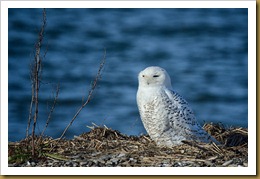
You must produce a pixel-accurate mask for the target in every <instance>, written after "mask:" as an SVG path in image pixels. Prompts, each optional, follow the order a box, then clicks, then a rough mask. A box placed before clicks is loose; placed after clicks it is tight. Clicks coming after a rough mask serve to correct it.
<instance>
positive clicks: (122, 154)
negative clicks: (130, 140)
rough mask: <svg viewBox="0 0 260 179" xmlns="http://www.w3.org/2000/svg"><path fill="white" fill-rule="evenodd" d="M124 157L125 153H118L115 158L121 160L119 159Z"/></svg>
mask: <svg viewBox="0 0 260 179" xmlns="http://www.w3.org/2000/svg"><path fill="white" fill-rule="evenodd" d="M124 156H125V153H120V154H119V155H118V156H117V157H119V158H121V157H124Z"/></svg>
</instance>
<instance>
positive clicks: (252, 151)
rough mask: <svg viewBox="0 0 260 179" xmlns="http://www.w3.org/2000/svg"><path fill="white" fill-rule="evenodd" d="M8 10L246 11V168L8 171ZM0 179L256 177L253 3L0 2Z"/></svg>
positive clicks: (45, 169)
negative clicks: (22, 178)
mask: <svg viewBox="0 0 260 179" xmlns="http://www.w3.org/2000/svg"><path fill="white" fill-rule="evenodd" d="M8 8H247V9H248V131H249V132H248V140H249V149H248V167H244V168H241V167H228V168H226V167H207V168H205V167H199V168H193V167H190V168H186V167H180V168H178V169H177V168H174V167H165V168H160V167H132V168H130V167H109V168H108V167H101V168H100V167H99V168H98V167H66V168H65V169H64V167H59V168H58V167H57V168H56V167H55V168H51V167H34V168H31V167H8ZM1 175H256V1H254V0H249V1H248V0H244V1H241V0H240V1H239V0H238V1H62V2H61V1H9V0H8V1H1Z"/></svg>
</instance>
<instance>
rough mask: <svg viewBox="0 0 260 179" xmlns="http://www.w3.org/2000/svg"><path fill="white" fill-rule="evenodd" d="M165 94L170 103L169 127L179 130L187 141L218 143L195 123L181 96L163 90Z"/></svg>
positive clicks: (192, 114)
mask: <svg viewBox="0 0 260 179" xmlns="http://www.w3.org/2000/svg"><path fill="white" fill-rule="evenodd" d="M165 93H166V94H167V96H168V97H169V101H170V103H169V105H170V106H169V107H170V108H171V114H170V115H169V126H170V127H171V128H174V130H177V131H178V130H179V131H180V133H181V134H184V135H185V138H186V139H187V140H195V141H199V142H206V143H208V142H211V141H213V142H215V143H218V142H217V141H216V139H214V138H213V137H211V136H210V135H209V134H208V133H207V132H206V131H205V130H204V129H203V128H202V127H201V125H200V124H199V123H198V122H197V120H196V117H195V115H194V113H193V111H192V109H191V108H190V107H189V104H188V102H187V101H186V100H185V99H184V98H183V97H182V96H181V95H179V94H178V93H176V92H174V91H172V90H168V89H166V90H165Z"/></svg>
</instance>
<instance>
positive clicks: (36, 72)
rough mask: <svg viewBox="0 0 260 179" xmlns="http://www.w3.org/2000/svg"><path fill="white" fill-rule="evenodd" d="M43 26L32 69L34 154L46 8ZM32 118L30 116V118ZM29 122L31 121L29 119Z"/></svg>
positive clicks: (44, 15)
mask: <svg viewBox="0 0 260 179" xmlns="http://www.w3.org/2000/svg"><path fill="white" fill-rule="evenodd" d="M42 17H43V19H42V26H41V29H40V32H39V34H38V40H37V42H36V44H35V56H34V66H33V71H32V77H33V78H32V79H33V80H32V83H33V85H32V91H33V92H32V95H33V97H32V98H33V104H34V116H33V126H32V156H34V155H35V141H34V138H35V127H36V123H37V119H38V110H39V109H38V104H39V99H38V96H39V90H40V80H39V78H40V74H41V70H42V68H41V60H42V57H41V47H42V42H43V37H44V30H45V27H46V10H45V9H43V15H42ZM29 119H30V118H29ZM28 122H29V121H28Z"/></svg>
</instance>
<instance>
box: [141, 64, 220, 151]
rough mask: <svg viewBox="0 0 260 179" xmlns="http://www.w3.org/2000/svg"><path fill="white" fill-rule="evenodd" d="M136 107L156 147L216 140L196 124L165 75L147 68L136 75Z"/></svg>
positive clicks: (158, 70)
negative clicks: (187, 141) (190, 141)
mask: <svg viewBox="0 0 260 179" xmlns="http://www.w3.org/2000/svg"><path fill="white" fill-rule="evenodd" d="M138 81H139V86H138V91H137V105H138V109H139V112H140V116H141V120H142V122H143V124H144V127H145V129H146V131H147V133H148V134H149V136H150V137H151V138H152V139H153V140H154V141H155V142H156V143H157V144H158V145H160V146H174V145H179V144H181V143H182V141H183V140H194V141H198V142H205V143H209V142H215V143H217V144H218V141H216V139H214V138H213V137H211V136H210V135H209V134H208V133H207V132H206V131H205V130H204V129H203V128H202V127H201V126H200V125H199V124H198V122H197V121H196V118H195V116H194V113H193V111H192V110H191V108H190V107H189V105H188V103H187V102H186V101H185V100H184V99H183V98H182V97H181V96H180V95H179V94H177V93H175V92H174V91H173V90H172V85H171V79H170V76H169V75H168V73H167V72H166V71H165V70H164V69H163V68H160V67H156V66H151V67H147V68H146V69H144V70H143V71H141V72H140V73H139V75H138Z"/></svg>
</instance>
